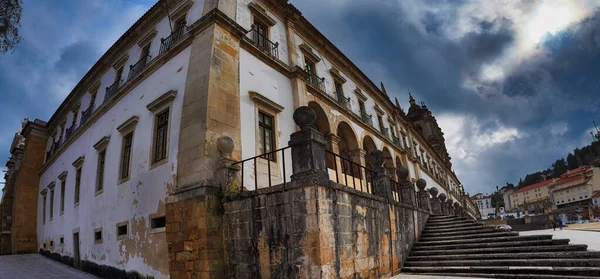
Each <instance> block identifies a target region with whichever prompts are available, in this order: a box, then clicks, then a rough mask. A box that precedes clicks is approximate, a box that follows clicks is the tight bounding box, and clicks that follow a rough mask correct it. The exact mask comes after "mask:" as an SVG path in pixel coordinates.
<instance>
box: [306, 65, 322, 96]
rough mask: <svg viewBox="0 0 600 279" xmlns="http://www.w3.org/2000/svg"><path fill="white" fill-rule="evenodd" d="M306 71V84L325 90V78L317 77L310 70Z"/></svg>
mask: <svg viewBox="0 0 600 279" xmlns="http://www.w3.org/2000/svg"><path fill="white" fill-rule="evenodd" d="M307 72H308V78H307V79H306V82H308V84H310V85H312V86H314V87H315V88H317V89H319V90H321V91H323V92H325V78H322V77H319V76H317V75H316V74H315V73H313V72H311V71H308V70H307Z"/></svg>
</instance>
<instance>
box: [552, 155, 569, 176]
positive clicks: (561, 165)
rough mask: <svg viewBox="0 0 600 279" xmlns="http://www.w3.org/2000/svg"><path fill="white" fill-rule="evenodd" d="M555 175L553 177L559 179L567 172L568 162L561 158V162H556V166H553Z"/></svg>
mask: <svg viewBox="0 0 600 279" xmlns="http://www.w3.org/2000/svg"><path fill="white" fill-rule="evenodd" d="M552 169H553V174H552V177H559V176H561V175H562V174H563V173H565V172H567V170H568V167H567V162H566V161H565V159H563V158H561V159H560V160H556V162H554V164H552Z"/></svg>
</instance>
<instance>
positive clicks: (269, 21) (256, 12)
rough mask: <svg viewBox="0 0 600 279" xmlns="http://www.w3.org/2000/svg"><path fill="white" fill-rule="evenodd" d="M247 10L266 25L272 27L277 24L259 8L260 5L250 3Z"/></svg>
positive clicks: (263, 9)
mask: <svg viewBox="0 0 600 279" xmlns="http://www.w3.org/2000/svg"><path fill="white" fill-rule="evenodd" d="M248 8H249V9H250V11H251V12H252V14H253V15H254V16H255V17H257V18H258V20H260V21H262V22H264V23H265V24H266V25H269V26H274V25H275V24H276V23H277V22H276V21H275V20H274V19H273V18H271V17H270V16H269V15H268V14H267V12H266V11H265V8H263V7H261V6H260V5H258V4H256V3H254V2H250V3H248Z"/></svg>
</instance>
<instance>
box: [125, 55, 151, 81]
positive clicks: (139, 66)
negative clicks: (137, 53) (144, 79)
mask: <svg viewBox="0 0 600 279" xmlns="http://www.w3.org/2000/svg"><path fill="white" fill-rule="evenodd" d="M148 58H150V55H149V54H148V55H145V56H144V57H142V58H141V59H140V60H139V61H138V62H136V63H135V64H133V65H130V66H129V75H128V76H127V80H130V79H132V78H133V77H135V76H136V75H137V74H139V73H140V72H141V71H142V70H143V69H144V68H146V63H147V61H148Z"/></svg>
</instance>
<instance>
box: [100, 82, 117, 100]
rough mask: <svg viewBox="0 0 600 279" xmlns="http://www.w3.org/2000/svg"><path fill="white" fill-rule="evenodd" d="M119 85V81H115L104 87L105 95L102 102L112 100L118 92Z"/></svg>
mask: <svg viewBox="0 0 600 279" xmlns="http://www.w3.org/2000/svg"><path fill="white" fill-rule="evenodd" d="M120 83H121V79H117V80H116V81H115V82H114V83H113V84H112V85H111V86H109V87H106V94H105V95H104V101H105V102H106V100H108V99H110V98H112V97H113V96H114V95H116V94H117V91H119V84H120Z"/></svg>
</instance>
